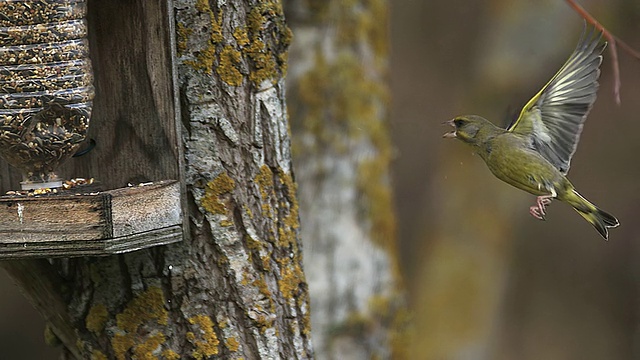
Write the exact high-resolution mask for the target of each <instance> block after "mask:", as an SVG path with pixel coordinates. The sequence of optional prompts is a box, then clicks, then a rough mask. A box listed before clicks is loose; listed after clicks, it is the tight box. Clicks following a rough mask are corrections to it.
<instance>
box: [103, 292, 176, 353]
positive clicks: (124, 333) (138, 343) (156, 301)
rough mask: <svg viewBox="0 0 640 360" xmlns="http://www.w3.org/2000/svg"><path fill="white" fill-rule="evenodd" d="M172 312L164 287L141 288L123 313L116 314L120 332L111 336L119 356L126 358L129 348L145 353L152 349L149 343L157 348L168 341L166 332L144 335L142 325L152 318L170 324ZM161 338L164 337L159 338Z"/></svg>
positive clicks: (115, 351) (157, 321) (160, 323)
mask: <svg viewBox="0 0 640 360" xmlns="http://www.w3.org/2000/svg"><path fill="white" fill-rule="evenodd" d="M168 321H169V313H168V312H167V310H166V308H165V299H164V294H163V292H162V289H160V288H159V287H150V288H148V289H147V290H145V291H143V292H141V293H140V294H138V295H137V296H136V297H134V298H133V300H131V301H130V302H129V304H127V306H126V307H125V309H124V310H123V311H122V313H120V314H118V315H116V325H117V328H118V332H117V333H116V334H115V335H114V337H113V338H112V339H111V346H112V347H113V351H114V353H115V356H116V358H117V359H125V358H126V354H127V352H129V350H132V349H133V351H134V353H136V354H138V356H140V357H142V356H143V355H144V354H147V353H149V351H148V349H149V347H151V346H153V349H152V350H151V351H153V350H155V349H156V348H158V346H161V345H162V343H164V335H162V334H158V333H155V334H153V335H149V334H145V335H140V334H139V333H138V329H139V328H140V326H143V325H144V324H145V323H148V322H155V323H157V324H159V325H165V326H166V325H167V324H168ZM159 340H162V341H160V342H158V341H159ZM154 345H155V346H154Z"/></svg>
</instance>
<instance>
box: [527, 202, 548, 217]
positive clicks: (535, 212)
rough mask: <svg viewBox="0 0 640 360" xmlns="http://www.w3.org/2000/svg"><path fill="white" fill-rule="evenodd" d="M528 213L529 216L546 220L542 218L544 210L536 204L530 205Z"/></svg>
mask: <svg viewBox="0 0 640 360" xmlns="http://www.w3.org/2000/svg"><path fill="white" fill-rule="evenodd" d="M529 213H530V214H531V216H533V217H534V218H536V219H538V220H543V221H544V220H546V219H545V218H544V215H545V213H544V210H543V209H541V208H540V207H538V205H533V206H532V207H530V208H529Z"/></svg>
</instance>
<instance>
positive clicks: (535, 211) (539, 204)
mask: <svg viewBox="0 0 640 360" xmlns="http://www.w3.org/2000/svg"><path fill="white" fill-rule="evenodd" d="M552 199H553V196H552V195H543V196H538V198H537V199H536V204H535V205H533V206H531V207H530V208H529V213H530V214H531V216H533V217H534V218H536V219H538V220H545V218H544V216H545V215H546V214H547V213H546V212H545V210H546V207H547V205H549V204H551V200H552Z"/></svg>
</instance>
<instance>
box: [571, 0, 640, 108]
mask: <svg viewBox="0 0 640 360" xmlns="http://www.w3.org/2000/svg"><path fill="white" fill-rule="evenodd" d="M566 2H567V4H569V6H571V8H573V9H574V10H575V11H576V12H577V13H578V14H579V15H580V16H581V17H582V18H583V19H585V20H586V21H587V22H588V23H590V24H592V25H593V26H594V27H595V28H596V29H598V30H600V31H602V36H604V38H605V39H607V41H608V42H609V52H610V53H611V62H612V66H613V96H614V98H615V101H616V104H618V105H620V84H621V82H620V65H619V64H618V47H617V45H618V44H619V45H620V47H621V48H622V50H624V51H625V52H626V53H628V54H629V55H631V56H633V57H634V58H636V60H640V52H638V51H636V50H635V49H633V48H632V47H631V46H629V45H627V44H626V43H625V42H624V41H622V40H620V39H618V38H617V37H616V36H615V35H613V34H612V33H611V32H610V31H609V30H607V28H605V27H604V26H602V24H600V23H599V22H598V20H596V19H595V18H594V17H593V16H591V14H589V13H588V12H587V11H586V10H585V9H584V8H583V7H582V6H580V5H579V4H578V3H576V2H575V0H566Z"/></svg>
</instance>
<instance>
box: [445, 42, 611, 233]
mask: <svg viewBox="0 0 640 360" xmlns="http://www.w3.org/2000/svg"><path fill="white" fill-rule="evenodd" d="M599 42H600V34H599V33H596V32H595V31H594V32H593V33H591V34H589V35H586V34H583V37H582V39H581V41H580V42H579V44H578V47H577V48H576V50H575V51H574V52H573V54H572V55H571V56H570V57H569V59H568V60H567V62H566V63H565V64H564V65H563V66H562V68H561V69H560V71H558V73H556V75H554V77H553V78H552V79H551V80H550V81H549V82H548V83H547V84H546V85H545V86H544V87H543V88H542V90H540V92H538V93H537V94H536V95H535V96H534V97H533V98H532V99H531V100H530V101H529V102H528V103H527V104H526V105H525V107H524V108H523V109H522V111H521V112H520V116H519V117H518V119H516V121H514V123H513V124H512V125H511V126H509V127H508V128H507V129H502V128H500V127H497V126H495V125H494V124H492V123H491V122H490V121H488V120H486V119H484V118H482V117H480V116H476V115H467V116H459V117H457V118H455V119H453V120H451V121H450V124H451V125H453V126H454V127H455V131H453V132H451V133H447V134H445V137H455V138H457V139H460V140H462V141H463V142H465V143H467V144H469V145H471V146H472V147H474V149H475V151H476V152H477V153H478V154H479V155H480V156H481V157H482V159H483V160H484V161H485V162H486V164H487V166H488V167H489V170H491V172H492V173H493V174H494V175H495V176H496V177H497V178H499V179H500V180H503V181H504V182H506V183H508V184H511V185H513V186H515V187H517V188H518V189H521V190H524V191H527V192H529V193H531V194H534V195H538V202H537V205H536V206H532V207H531V209H530V211H531V214H532V215H533V216H535V217H537V218H539V219H544V215H545V213H544V210H545V205H546V204H548V203H549V202H550V201H551V199H558V200H560V201H563V202H565V203H567V204H569V205H571V206H572V207H573V208H574V209H575V210H576V211H577V212H578V213H579V214H580V215H581V216H582V217H583V218H584V219H586V220H587V221H588V222H589V223H591V224H592V225H593V226H594V227H595V228H596V230H597V231H598V232H599V233H600V235H602V237H603V238H605V239H607V238H608V230H607V229H608V228H611V227H616V226H618V225H619V223H618V220H617V219H616V218H615V217H614V216H612V215H611V214H609V213H607V212H605V211H602V210H600V209H598V208H597V207H596V206H595V205H593V204H592V203H590V202H589V201H587V200H586V199H585V198H583V197H582V196H581V195H580V194H578V192H577V191H576V190H575V188H574V187H573V184H571V182H570V181H569V180H568V179H567V178H566V176H565V175H566V173H567V172H568V170H569V166H570V161H571V157H572V156H573V153H574V152H575V149H576V146H577V144H578V140H579V137H580V133H581V131H582V126H583V123H584V120H585V118H586V116H587V114H588V113H589V110H590V109H591V105H592V104H593V102H594V101H595V98H596V91H597V89H598V81H597V80H598V76H599V73H600V71H599V66H600V63H601V62H602V56H601V55H600V54H601V52H602V50H603V49H604V46H605V44H603V45H599Z"/></svg>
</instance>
